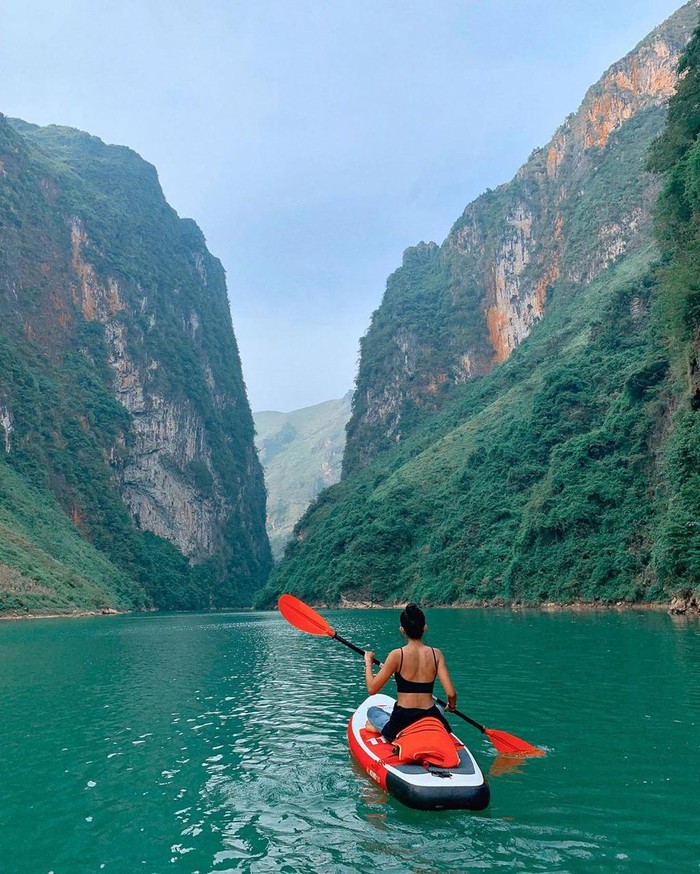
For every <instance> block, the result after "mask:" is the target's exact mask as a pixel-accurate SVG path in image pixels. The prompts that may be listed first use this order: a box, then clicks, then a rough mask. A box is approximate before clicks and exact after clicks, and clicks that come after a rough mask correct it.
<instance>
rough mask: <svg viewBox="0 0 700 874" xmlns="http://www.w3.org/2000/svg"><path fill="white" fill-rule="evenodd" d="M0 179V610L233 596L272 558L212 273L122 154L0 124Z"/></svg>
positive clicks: (214, 266) (181, 223)
mask: <svg viewBox="0 0 700 874" xmlns="http://www.w3.org/2000/svg"><path fill="white" fill-rule="evenodd" d="M0 168H1V169H2V174H1V177H0V420H1V421H2V429H1V430H0V443H2V444H4V445H1V446H0V448H1V449H2V450H3V452H2V454H3V459H2V461H1V462H0V489H1V492H0V494H1V495H2V498H1V499H0V512H1V513H2V514H3V526H4V527H3V532H4V533H3V536H2V537H0V565H3V567H4V568H5V570H4V579H5V580H6V581H12V580H14V581H15V582H14V583H10V582H7V584H6V585H5V586H4V587H3V586H0V610H2V609H22V608H28V609H31V610H32V611H35V612H40V611H41V610H44V611H47V610H55V609H76V608H82V609H85V608H88V609H94V608H95V607H96V605H98V606H102V607H109V606H115V607H121V608H124V607H129V606H132V607H139V606H144V605H155V606H157V607H163V608H169V609H181V608H194V607H208V606H211V605H231V604H245V603H249V602H250V599H251V597H252V593H253V591H254V590H255V589H256V588H258V587H259V586H260V585H261V584H262V582H263V581H264V580H265V578H266V575H267V572H268V569H269V566H270V554H269V545H268V543H267V538H266V535H265V531H264V505H265V496H264V486H263V481H262V471H261V469H260V466H259V464H258V462H257V458H256V456H255V450H254V445H253V423H252V416H251V413H250V409H249V407H248V402H247V399H246V396H245V388H244V385H243V380H242V375H241V368H240V361H239V359H238V351H237V348H236V343H235V338H234V335H233V331H232V328H231V320H230V314H229V309H228V301H227V296H226V288H225V280H224V273H223V269H222V267H221V265H220V264H219V262H218V261H217V260H216V259H215V258H213V257H212V256H211V255H210V254H209V252H208V251H207V249H206V245H205V242H204V238H203V236H202V234H201V232H200V231H199V229H198V228H197V226H196V225H195V223H194V222H192V221H190V220H183V219H180V218H179V217H178V216H177V214H176V213H175V212H174V210H172V209H171V207H170V206H168V204H167V202H166V201H165V198H164V197H163V193H162V191H161V189H160V186H159V184H158V178H157V174H156V172H155V169H154V168H153V167H152V166H151V165H149V164H147V163H146V162H145V161H143V160H142V159H141V158H140V157H139V156H138V155H136V154H135V153H134V152H132V151H131V150H129V149H127V148H124V147H117V146H108V145H105V144H104V143H102V142H101V141H100V140H98V139H96V138H95V137H91V136H89V135H87V134H85V133H82V132H80V131H75V130H72V129H69V128H60V127H54V126H52V127H48V128H38V127H36V126H34V125H28V124H26V123H24V122H21V121H18V120H13V121H12V122H11V123H10V122H8V120H6V119H4V118H3V117H1V116H0ZM22 484H23V485H22ZM23 489H24V495H23V500H22V503H21V507H22V508H23V509H20V503H18V501H17V500H16V499H17V496H18V495H20V493H21V492H22V490H23ZM32 506H34V510H33V511H31V509H30V508H31V507H32ZM47 513H49V514H52V515H51V518H52V519H53V520H54V522H53V523H52V524H47V523H46V522H45V519H46V517H47V516H46V514H47ZM61 513H62V514H63V516H61V515H60V514H61ZM80 542H82V546H81V547H79V546H78V543H80ZM71 574H72V576H71ZM86 580H89V581H90V585H87V584H84V582H85V581H86ZM17 581H19V582H17ZM32 581H33V583H34V584H35V588H34V589H33V590H32V592H33V594H32V595H31V597H30V596H29V595H28V594H27V593H28V592H29V590H30V589H31V583H32ZM23 592H24V595H23V594H22V593H23Z"/></svg>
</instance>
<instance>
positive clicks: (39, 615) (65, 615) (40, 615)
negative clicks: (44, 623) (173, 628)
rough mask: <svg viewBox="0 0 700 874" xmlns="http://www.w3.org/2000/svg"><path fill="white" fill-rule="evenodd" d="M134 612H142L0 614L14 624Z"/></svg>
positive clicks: (107, 610)
mask: <svg viewBox="0 0 700 874" xmlns="http://www.w3.org/2000/svg"><path fill="white" fill-rule="evenodd" d="M132 612H134V613H136V612H140V611H136V610H134V611H132V610H117V609H115V608H114V607H105V608H103V609H102V610H71V611H65V612H63V613H29V612H22V611H20V610H9V611H7V612H6V613H0V622H2V621H5V622H14V621H21V620H22V619H86V618H89V617H92V616H126V615H127V614H128V613H132Z"/></svg>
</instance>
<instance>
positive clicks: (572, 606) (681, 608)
mask: <svg viewBox="0 0 700 874" xmlns="http://www.w3.org/2000/svg"><path fill="white" fill-rule="evenodd" d="M311 606H313V607H316V608H318V609H321V610H402V609H403V608H404V607H405V606H406V602H405V601H397V602H395V603H392V604H380V603H377V602H374V601H351V600H349V599H347V598H343V599H342V600H341V602H340V604H330V605H329V604H328V603H326V602H323V601H317V602H312V604H311ZM423 606H424V607H425V608H426V609H428V610H509V611H511V612H514V613H526V612H539V613H610V612H615V613H625V612H630V611H632V612H634V611H636V612H639V613H666V614H668V615H669V616H672V617H679V616H680V617H692V618H697V619H700V602H698V600H697V599H696V598H694V597H689V598H685V599H683V598H672V599H671V600H670V601H648V602H637V603H634V602H630V601H616V602H615V603H603V602H594V601H570V602H567V603H560V602H558V601H545V602H543V603H541V604H514V603H508V602H506V601H499V600H497V601H465V602H459V603H456V604H433V603H426V604H424V605H423ZM251 609H252V608H250V607H229V608H220V609H218V610H208V611H195V612H206V613H212V614H215V613H226V612H241V611H248V612H250V610H251ZM274 610H275V608H269V611H270V612H274ZM160 612H161V611H160V610H117V609H115V608H114V607H105V608H103V609H101V610H72V611H70V612H69V611H65V612H62V613H56V612H54V613H30V612H21V611H19V610H11V611H8V612H6V613H3V612H0V622H3V621H4V622H14V621H22V620H30V619H89V618H93V617H97V616H129V615H132V614H136V613H160ZM162 612H165V613H170V612H173V611H169V610H165V611H162ZM175 612H182V613H189V612H193V611H188V610H184V611H175ZM263 612H264V611H263Z"/></svg>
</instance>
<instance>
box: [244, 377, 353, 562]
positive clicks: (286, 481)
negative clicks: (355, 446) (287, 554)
mask: <svg viewBox="0 0 700 874" xmlns="http://www.w3.org/2000/svg"><path fill="white" fill-rule="evenodd" d="M350 399H351V393H350V392H348V394H347V395H345V396H344V397H342V398H340V400H334V401H324V402H323V403H320V404H314V406H312V407H304V408H302V409H301V410H294V411H292V412H291V413H279V412H274V411H270V410H267V411H262V412H259V413H253V418H254V420H255V431H256V435H257V438H256V445H257V448H258V453H259V456H260V463H261V464H262V466H263V470H264V472H265V486H266V488H267V533H268V535H269V537H270V546H271V548H272V555H273V557H274V558H281V557H282V553H283V552H284V547H285V545H286V543H287V541H288V540H289V538H290V537H291V535H292V530H293V528H294V525H295V524H296V523H297V522H298V521H299V519H300V518H301V517H302V516H303V514H304V512H305V511H306V508H307V507H308V506H309V504H310V503H311V501H312V500H313V499H314V498H315V497H316V495H318V493H319V492H320V491H322V490H323V489H324V488H327V487H328V486H332V485H334V484H335V483H337V482H338V480H339V479H340V471H341V464H342V459H343V450H344V449H345V426H346V425H347V422H348V419H349V418H350Z"/></svg>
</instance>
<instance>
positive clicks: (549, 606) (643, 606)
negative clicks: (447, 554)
mask: <svg viewBox="0 0 700 874" xmlns="http://www.w3.org/2000/svg"><path fill="white" fill-rule="evenodd" d="M317 606H320V607H322V608H326V609H329V610H333V609H335V610H383V609H389V610H402V609H403V608H404V607H405V606H406V602H405V601H397V602H395V603H393V604H379V603H376V602H373V601H351V600H349V599H346V598H343V599H342V600H341V603H340V604H336V605H334V606H329V605H327V604H320V605H317ZM422 606H424V607H425V609H427V610H448V609H460V610H511V611H513V612H528V611H537V612H540V613H564V612H572V613H609V612H617V613H623V612H627V611H638V612H640V613H668V614H669V615H670V616H698V617H700V603H699V602H698V601H697V599H696V598H694V597H689V598H678V597H674V598H671V599H670V600H669V601H640V602H633V601H615V602H614V603H606V602H602V601H568V602H559V601H543V602H542V603H540V604H520V603H510V602H507V601H503V600H496V601H463V602H462V601H461V602H458V603H455V604H440V603H435V604H434V603H425V604H424V605H422Z"/></svg>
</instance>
